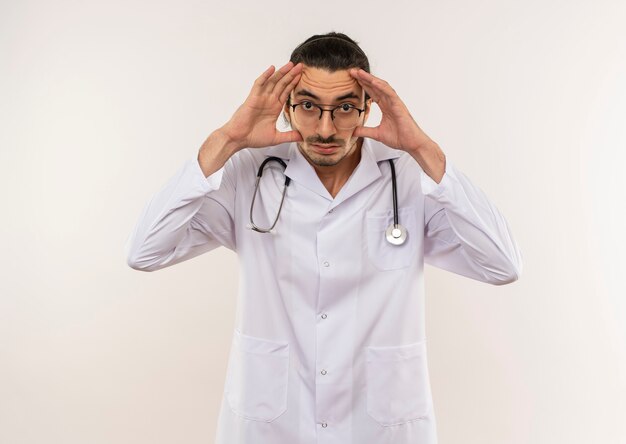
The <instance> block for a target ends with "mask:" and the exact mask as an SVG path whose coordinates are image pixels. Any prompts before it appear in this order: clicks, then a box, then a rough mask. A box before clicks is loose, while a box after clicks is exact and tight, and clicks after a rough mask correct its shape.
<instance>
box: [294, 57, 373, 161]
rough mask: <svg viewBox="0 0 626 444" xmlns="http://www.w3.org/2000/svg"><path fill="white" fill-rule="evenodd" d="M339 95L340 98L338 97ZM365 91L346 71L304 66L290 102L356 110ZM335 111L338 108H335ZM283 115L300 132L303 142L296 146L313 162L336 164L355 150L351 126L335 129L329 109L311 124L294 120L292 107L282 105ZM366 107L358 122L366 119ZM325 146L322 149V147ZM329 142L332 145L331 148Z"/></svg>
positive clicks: (361, 104)
mask: <svg viewBox="0 0 626 444" xmlns="http://www.w3.org/2000/svg"><path fill="white" fill-rule="evenodd" d="M342 97H343V98H342ZM364 97H365V92H364V91H363V88H361V85H359V83H358V82H357V81H356V80H354V78H352V77H351V76H350V73H349V72H348V71H347V70H341V71H335V72H332V73H331V72H328V71H325V70H323V69H319V68H312V67H309V66H307V65H304V66H303V68H302V77H300V82H298V84H297V85H296V87H295V88H294V89H293V91H292V92H291V103H292V104H296V103H300V102H302V101H309V102H313V103H315V104H319V105H322V107H323V108H324V109H331V108H332V107H331V106H324V105H334V106H337V105H341V104H343V103H350V104H352V105H354V106H356V107H357V108H359V109H363V108H364V103H363V100H364ZM337 112H338V111H337ZM285 114H286V115H287V116H288V118H289V121H290V122H291V127H292V128H293V129H294V130H296V131H298V132H299V133H300V134H301V135H302V140H303V142H299V143H298V146H299V147H300V151H302V153H303V155H304V156H305V157H306V158H307V159H308V160H309V162H311V163H312V164H314V165H317V166H333V165H337V164H338V163H339V162H341V161H342V160H343V159H344V158H346V157H347V156H349V155H351V154H354V153H355V150H356V149H357V141H358V138H357V137H352V134H353V133H354V130H355V128H352V129H338V128H336V127H335V125H334V123H333V120H332V117H331V115H330V112H324V113H322V118H321V119H320V120H318V121H316V122H315V123H314V124H313V125H310V126H306V127H305V126H302V125H299V124H298V122H297V121H296V120H294V113H293V108H291V107H290V106H288V105H287V104H285ZM368 114H369V109H368V110H367V111H366V112H364V113H361V115H360V117H359V123H358V125H363V124H364V123H365V121H366V120H367V116H368ZM316 144H319V145H325V146H326V148H324V147H323V146H317V145H316ZM331 145H334V146H332V147H331Z"/></svg>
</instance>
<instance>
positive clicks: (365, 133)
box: [352, 126, 379, 140]
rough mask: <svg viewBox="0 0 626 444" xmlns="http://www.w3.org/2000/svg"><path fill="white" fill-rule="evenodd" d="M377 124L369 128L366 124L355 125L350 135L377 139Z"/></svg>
mask: <svg viewBox="0 0 626 444" xmlns="http://www.w3.org/2000/svg"><path fill="white" fill-rule="evenodd" d="M378 128H379V127H378V126H377V127H375V128H371V127H368V126H357V127H356V128H355V129H354V132H353V133H352V137H369V138H370V139H374V140H379V139H378Z"/></svg>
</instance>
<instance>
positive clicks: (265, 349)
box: [225, 329, 289, 422]
mask: <svg viewBox="0 0 626 444" xmlns="http://www.w3.org/2000/svg"><path fill="white" fill-rule="evenodd" d="M233 341H234V342H233V349H232V354H231V359H230V361H229V364H228V370H227V377H226V383H225V386H226V387H225V392H226V396H227V399H228V403H229V405H230V408H231V410H232V411H233V412H235V413H236V414H237V415H239V416H242V417H244V418H246V419H251V420H255V421H265V422H271V421H273V420H275V419H276V418H278V417H279V416H280V415H281V414H283V413H284V412H285V411H286V410H287V387H288V377H289V343H288V342H276V341H270V340H268V339H263V338H257V337H254V336H249V335H244V334H243V333H241V332H240V331H239V330H237V329H235V335H234V337H233Z"/></svg>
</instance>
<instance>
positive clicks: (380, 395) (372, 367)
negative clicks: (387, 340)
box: [366, 340, 432, 426]
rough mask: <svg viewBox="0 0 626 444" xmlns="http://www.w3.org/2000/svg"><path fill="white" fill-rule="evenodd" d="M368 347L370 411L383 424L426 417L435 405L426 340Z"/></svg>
mask: <svg viewBox="0 0 626 444" xmlns="http://www.w3.org/2000/svg"><path fill="white" fill-rule="evenodd" d="M366 349H367V356H366V358H367V361H366V362H367V376H366V385H367V413H368V414H369V415H370V416H371V417H372V418H374V420H376V421H377V422H378V423H379V424H380V425H383V426H390V425H396V424H403V423H406V422H408V421H412V420H415V419H419V418H423V417H425V416H426V415H427V414H428V412H429V411H430V408H431V405H432V400H431V393H430V381H429V376H428V365H427V362H426V341H425V340H422V341H420V342H416V343H413V344H408V345H401V346H393V347H367V348H366Z"/></svg>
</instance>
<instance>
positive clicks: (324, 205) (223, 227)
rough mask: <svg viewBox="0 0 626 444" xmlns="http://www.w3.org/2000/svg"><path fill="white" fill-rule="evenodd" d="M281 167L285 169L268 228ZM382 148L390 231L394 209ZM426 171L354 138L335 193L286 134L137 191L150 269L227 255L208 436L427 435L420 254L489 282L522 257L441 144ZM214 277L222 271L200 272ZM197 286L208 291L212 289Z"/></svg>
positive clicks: (300, 441) (144, 258) (361, 440)
mask: <svg viewBox="0 0 626 444" xmlns="http://www.w3.org/2000/svg"><path fill="white" fill-rule="evenodd" d="M268 155H273V156H278V157H280V158H282V159H284V160H285V162H287V163H288V166H287V169H286V171H285V173H284V174H283V169H282V167H281V166H279V165H278V163H276V162H270V163H268V164H267V166H266V168H265V172H264V174H263V177H262V179H261V182H260V187H259V194H258V195H257V198H256V202H255V211H254V222H255V223H256V224H257V225H258V226H261V227H269V226H270V225H271V224H272V222H273V220H274V217H275V215H276V211H277V209H278V206H279V203H280V198H281V193H282V189H283V183H284V175H287V176H288V177H290V178H291V179H292V181H291V184H290V185H289V187H288V191H287V195H286V198H285V203H284V206H283V209H282V213H281V215H280V219H279V220H278V223H277V225H276V228H275V232H274V233H267V234H262V233H258V232H255V231H252V230H251V229H250V228H249V212H250V202H251V200H252V194H253V191H254V182H255V178H256V173H257V169H258V166H259V165H260V163H261V162H262V160H263V159H265V158H266V156H268ZM390 158H391V159H395V160H394V162H395V167H396V174H397V186H398V206H399V219H400V220H399V223H400V224H402V225H404V226H405V227H406V228H407V230H408V238H407V240H406V242H405V243H404V244H403V245H401V246H394V245H391V244H389V243H388V242H387V241H386V240H385V229H386V228H387V226H388V225H389V224H390V223H391V222H392V220H393V211H392V208H393V205H392V188H391V170H390V166H389V164H388V162H387V161H386V159H390ZM446 163H447V166H446V172H445V174H444V176H443V179H442V180H441V182H440V183H439V184H437V183H436V182H435V181H433V180H432V179H431V178H430V177H429V176H428V175H426V174H425V173H424V171H423V170H422V169H421V167H420V166H419V164H418V163H417V162H416V161H415V160H414V159H413V158H412V157H411V156H410V155H409V154H407V153H405V152H403V151H399V150H393V149H390V148H388V147H387V146H385V145H383V144H381V143H379V142H377V141H375V140H372V139H368V138H365V139H364V143H363V146H362V156H361V161H360V163H359V165H358V166H357V168H356V169H355V170H354V172H353V173H352V175H351V177H350V178H349V180H348V181H347V182H346V184H345V185H344V186H343V188H342V189H341V191H340V192H339V193H338V194H337V196H336V197H335V198H334V199H333V198H332V197H331V196H330V194H329V193H328V191H327V190H326V189H325V187H324V186H323V184H322V183H321V181H320V180H319V178H318V176H317V175H316V173H315V170H314V169H313V167H312V166H311V165H310V164H309V163H308V162H307V161H306V159H305V158H304V157H303V156H302V154H301V153H300V151H299V150H298V148H297V146H296V144H295V143H286V144H281V145H277V146H274V147H269V148H263V149H245V150H242V151H240V152H238V153H237V154H235V155H234V156H233V157H231V158H230V159H229V161H228V162H227V163H226V165H225V166H224V167H223V168H222V169H220V170H219V171H217V172H215V173H214V174H212V175H210V176H209V177H206V178H205V176H204V174H203V172H202V170H201V169H200V166H199V164H198V161H197V159H196V158H195V157H194V158H193V159H189V160H188V161H187V162H186V163H185V164H184V166H183V167H182V168H181V169H180V170H179V171H178V172H177V173H176V175H175V176H174V177H173V178H172V179H171V180H170V181H169V182H167V184H166V185H165V187H164V188H163V189H161V190H160V191H159V192H158V193H156V194H155V195H154V197H153V198H152V199H151V200H150V201H149V203H148V204H147V205H146V207H145V209H144V211H143V213H142V214H141V217H140V218H139V221H138V223H137V225H136V227H135V230H134V231H133V232H132V233H131V235H130V237H129V239H128V242H127V247H126V248H127V258H128V259H127V260H128V264H129V265H130V266H131V267H133V268H135V269H137V270H145V271H153V270H158V269H160V268H163V267H168V266H171V265H174V264H176V263H178V262H181V261H184V260H187V259H190V258H192V257H195V256H198V255H200V254H202V253H205V252H207V251H209V250H212V249H214V248H216V247H218V246H220V245H223V246H226V247H227V248H230V249H232V250H234V251H235V252H236V253H237V254H238V256H239V259H240V267H241V268H240V282H239V295H238V305H237V316H236V321H235V322H236V325H235V329H234V331H233V336H232V344H231V350H230V357H229V361H228V367H227V376H226V383H225V387H224V394H223V398H222V404H221V411H220V415H219V418H218V430H217V436H216V444H313V443H316V444H350V443H354V444H384V443H389V444H409V443H410V444H427V443H428V444H433V443H436V442H437V431H436V422H435V413H434V410H433V401H432V396H431V389H430V381H429V372H428V365H427V353H426V336H425V328H424V327H425V326H424V296H425V295H424V279H423V276H424V275H423V267H424V262H426V263H428V264H431V265H433V266H436V267H439V268H443V269H445V270H449V271H452V272H454V273H457V274H460V275H463V276H467V277H469V278H472V279H476V280H479V281H482V282H487V283H490V284H494V285H501V284H507V283H510V282H513V281H515V280H516V279H518V277H519V276H520V273H521V270H522V256H521V253H520V250H519V249H518V247H517V245H516V243H515V241H514V239H513V237H512V235H511V232H510V230H509V228H508V225H507V223H506V221H505V219H504V218H503V217H502V215H501V214H500V213H499V211H498V210H497V209H496V207H495V206H494V205H493V204H492V203H491V202H490V201H489V200H488V198H487V197H486V195H485V194H484V193H483V192H482V191H481V190H480V189H479V188H477V187H476V186H475V185H473V184H472V183H471V182H470V181H469V180H468V178H467V177H465V176H464V175H463V174H462V173H461V172H460V171H459V170H457V169H456V168H455V167H454V165H453V164H452V162H451V161H450V159H449V158H448V159H447V160H446ZM208 276H209V277H210V278H212V279H220V276H219V274H216V273H212V272H211V271H210V270H209V271H208ZM208 282H209V284H208V285H207V289H206V291H207V295H209V296H210V297H220V295H219V294H215V292H214V291H213V290H212V288H211V285H210V281H208Z"/></svg>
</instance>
